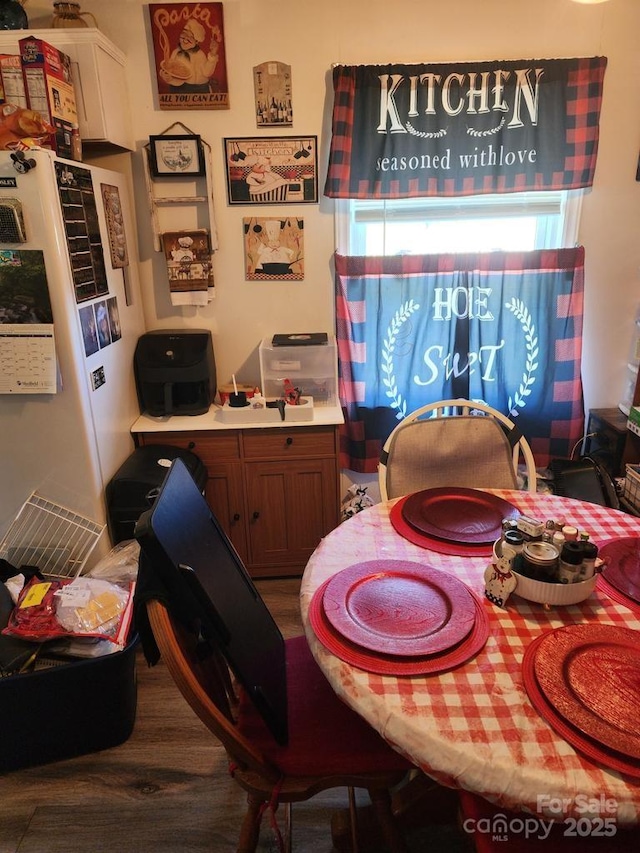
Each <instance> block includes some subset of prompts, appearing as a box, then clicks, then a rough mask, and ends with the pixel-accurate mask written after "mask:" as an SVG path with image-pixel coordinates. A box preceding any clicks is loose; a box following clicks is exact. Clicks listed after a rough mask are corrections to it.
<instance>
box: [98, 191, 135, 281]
mask: <svg viewBox="0 0 640 853" xmlns="http://www.w3.org/2000/svg"><path fill="white" fill-rule="evenodd" d="M100 189H101V190H102V203H103V204H104V212H105V216H106V218H107V234H108V235H109V249H110V251H111V266H112V267H113V269H114V270H115V269H121V268H123V267H126V266H129V253H128V252H127V236H126V234H125V231H124V220H123V218H122V203H121V201H120V190H119V189H118V187H114V186H112V185H111V184H100Z"/></svg>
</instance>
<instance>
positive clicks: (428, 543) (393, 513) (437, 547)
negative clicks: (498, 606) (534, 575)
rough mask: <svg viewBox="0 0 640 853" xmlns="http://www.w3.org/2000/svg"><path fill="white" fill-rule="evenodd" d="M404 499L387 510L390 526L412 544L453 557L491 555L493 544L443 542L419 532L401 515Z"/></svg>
mask: <svg viewBox="0 0 640 853" xmlns="http://www.w3.org/2000/svg"><path fill="white" fill-rule="evenodd" d="M406 500H407V498H406V497H404V498H400V500H399V501H398V502H397V503H395V504H394V505H393V506H392V507H391V510H390V512H389V521H390V522H391V526H392V527H393V529H394V530H395V531H396V533H399V534H400V536H402V537H403V538H404V539H407V540H408V541H409V542H413V544H414V545H419V546H420V547H421V548H426V549H427V550H428V551H435V552H436V553H437V554H451V555H452V556H455V557H490V556H491V555H492V553H493V545H466V544H464V543H462V542H461V543H454V542H445V541H444V539H434V538H433V537H432V536H427V535H426V534H424V533H420V532H419V531H417V530H416V529H415V528H414V527H412V526H411V525H410V524H409V523H408V522H407V521H405V519H404V517H403V515H402V508H403V506H404V503H405V501H406ZM497 538H498V537H497V536H496V539H497Z"/></svg>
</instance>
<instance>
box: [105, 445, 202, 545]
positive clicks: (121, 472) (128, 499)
mask: <svg viewBox="0 0 640 853" xmlns="http://www.w3.org/2000/svg"><path fill="white" fill-rule="evenodd" d="M177 457H179V458H180V459H182V461H183V462H184V464H185V465H186V466H187V468H188V469H189V471H190V473H191V476H192V477H193V479H194V480H195V482H196V484H197V486H198V488H199V489H200V491H202V492H204V488H205V485H206V482H207V469H206V468H205V466H204V465H203V463H202V461H201V460H200V458H199V457H198V456H196V454H195V453H192V452H191V451H190V450H183V449H182V448H180V447H173V446H172V445H169V444H150V445H147V446H145V447H138V448H137V449H136V450H134V451H133V453H132V454H131V456H129V458H128V459H127V460H126V461H125V462H124V463H123V464H122V465H121V466H120V468H119V469H118V471H116V473H115V474H114V475H113V477H112V478H111V480H110V481H109V483H108V484H107V487H106V490H105V497H106V502H107V524H108V527H109V535H110V536H111V541H112V543H113V544H114V545H117V543H118V542H122V541H124V540H125V539H133V531H134V528H135V525H136V521H137V520H138V519H139V518H140V516H141V515H142V513H143V512H144V511H145V510H147V509H149V507H150V506H151V505H152V504H153V502H154V500H155V498H156V495H157V494H158V490H159V489H160V486H161V485H162V483H163V481H164V478H165V476H166V474H167V472H168V470H169V467H170V465H171V462H173V460H174V459H176V458H177Z"/></svg>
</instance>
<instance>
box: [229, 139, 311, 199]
mask: <svg viewBox="0 0 640 853" xmlns="http://www.w3.org/2000/svg"><path fill="white" fill-rule="evenodd" d="M224 157H225V168H226V173H227V194H228V199H229V204H312V203H314V202H317V201H318V140H317V137H315V136H270V137H241V138H226V139H225V140H224Z"/></svg>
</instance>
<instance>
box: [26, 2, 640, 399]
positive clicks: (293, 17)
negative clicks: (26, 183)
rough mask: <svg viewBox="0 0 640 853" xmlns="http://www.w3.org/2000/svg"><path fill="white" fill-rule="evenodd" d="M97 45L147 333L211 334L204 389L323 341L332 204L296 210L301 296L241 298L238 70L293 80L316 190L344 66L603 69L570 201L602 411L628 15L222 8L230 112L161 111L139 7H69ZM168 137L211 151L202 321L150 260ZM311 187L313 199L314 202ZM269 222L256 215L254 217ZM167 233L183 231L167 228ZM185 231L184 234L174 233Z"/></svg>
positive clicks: (246, 125)
mask: <svg viewBox="0 0 640 853" xmlns="http://www.w3.org/2000/svg"><path fill="white" fill-rule="evenodd" d="M81 5H82V9H83V10H84V11H91V12H92V13H94V14H95V16H96V18H97V19H98V23H99V25H100V29H101V30H102V31H103V32H104V33H105V34H106V35H107V36H108V37H109V38H110V39H111V40H112V41H113V42H115V43H116V44H117V45H118V46H119V47H120V48H121V49H122V50H123V51H124V52H125V53H126V54H127V56H128V61H129V77H130V98H131V108H132V112H133V121H134V130H135V135H136V138H137V144H138V151H137V153H136V154H135V155H134V160H133V171H134V176H135V189H136V196H137V198H136V201H137V215H138V231H139V239H140V250H141V281H142V286H143V292H144V298H145V314H146V318H147V324H148V327H149V328H155V327H172V326H177V327H182V326H190V327H198V326H203V327H206V328H210V329H211V330H212V333H213V336H214V346H215V351H216V359H217V363H218V369H219V380H220V381H221V382H224V381H227V380H228V379H229V377H230V375H231V373H232V372H235V373H236V374H237V376H238V378H239V379H240V380H242V381H247V382H257V381H259V368H258V359H257V346H258V343H259V341H260V339H261V338H262V337H263V336H265V335H267V334H271V333H272V332H275V331H299V330H309V329H314V330H315V329H331V327H332V324H333V280H332V269H331V257H332V252H333V247H334V238H333V203H332V202H331V200H329V199H324V198H321V200H320V203H319V204H318V205H304V206H295V211H296V212H297V213H302V214H303V215H304V220H305V255H306V257H305V269H306V272H305V280H304V281H303V282H300V283H285V282H274V283H259V282H246V281H245V280H244V270H243V247H242V217H243V215H248V214H249V209H247V208H244V207H240V206H237V207H233V208H229V207H228V206H227V204H226V189H225V178H224V169H223V156H222V139H223V137H225V136H257V135H263V134H264V135H277V134H275V133H274V132H273V131H271V132H269V131H267V132H259V131H258V130H257V128H256V125H255V117H254V110H253V78H252V67H253V66H254V65H257V64H258V63H261V62H265V61H267V60H279V61H281V62H285V63H288V64H289V65H291V67H292V76H293V98H294V126H293V128H292V129H291V130H287V131H285V133H286V134H290V135H300V136H303V135H317V136H318V139H319V144H320V160H321V164H320V183H321V185H322V183H323V180H324V173H325V164H326V157H327V146H328V143H329V128H330V108H331V93H330V88H329V81H330V69H331V65H332V63H335V62H340V63H347V64H359V63H383V62H393V61H404V62H437V61H454V60H459V61H468V60H493V59H524V58H563V57H572V56H592V55H605V56H607V57H608V60H609V63H608V68H607V72H606V76H605V87H604V104H603V109H602V120H601V142H600V151H599V158H598V167H597V170H596V177H595V184H594V186H593V189H592V190H591V192H590V193H589V194H588V195H587V197H586V198H585V201H584V204H583V211H582V225H581V229H580V242H581V243H582V244H583V245H584V246H585V248H586V298H585V335H584V340H585V346H584V369H583V379H584V386H585V397H586V400H585V403H586V408H590V407H596V406H598V407H601V406H616V405H617V403H618V401H619V399H620V395H621V393H622V387H623V382H624V373H625V364H626V359H627V354H628V350H629V346H630V342H631V337H632V329H633V320H634V317H635V313H636V310H637V308H638V304H639V303H640V298H639V297H640V292H639V288H638V280H639V272H640V270H639V267H640V184H638V183H636V180H635V173H636V165H637V161H638V153H639V151H640V92H639V89H640V86H639V83H640V51H638V38H639V37H640V3H639V2H638V0H609V2H607V3H604V4H601V5H595V6H586V5H581V4H578V3H574V2H571V0H537V2H535V3H533V2H531V0H455V2H441V0H394V2H391V3H390V2H388V0H384V2H383V0H320V2H318V0H313V2H311V0H278V2H277V3H271V4H270V3H265V2H263V0H225V2H224V17H225V37H226V47H227V68H228V73H229V85H230V102H231V109H229V110H214V111H173V112H168V111H160V110H158V109H157V95H156V86H155V79H154V76H153V59H152V48H151V40H150V32H149V23H148V8H147V6H148V4H147V3H143V2H141V0H109V3H104V0H82V3H81ZM51 8H52V4H51V3H50V2H44V0H28V2H27V6H26V9H27V13H28V15H29V20H30V25H31V26H33V27H37V26H48V24H49V21H50V19H51ZM174 121H181V122H183V123H184V124H186V125H187V126H188V127H189V128H191V129H192V130H193V131H194V132H195V133H199V134H200V135H201V136H202V137H203V139H205V140H206V141H207V142H208V143H209V144H210V145H211V146H212V149H213V154H214V173H215V174H214V180H215V194H216V212H217V224H218V231H219V239H220V250H219V252H218V254H217V256H216V263H215V275H216V282H217V298H216V300H215V301H214V302H213V303H211V305H209V306H208V307H207V308H201V309H195V308H181V309H176V308H172V307H171V306H170V303H169V298H168V285H167V281H166V275H165V273H164V266H163V261H162V258H161V256H160V255H157V254H155V253H154V252H153V248H152V242H151V228H150V224H149V217H148V212H147V201H146V192H145V188H144V182H143V180H142V171H141V170H142V161H141V155H140V148H141V146H142V145H144V144H145V143H146V142H147V141H148V137H149V135H150V134H157V133H161V132H162V131H164V130H165V128H167V127H168V126H169V125H170V124H172V123H173V122H174ZM321 190H322V186H321V187H320V191H321ZM282 210H283V208H277V207H276V208H267V207H263V208H261V211H263V212H264V214H265V215H267V214H269V213H280V212H281V211H282ZM176 227H178V228H180V227H182V226H181V224H180V222H178V223H177V224H176ZM187 227H191V226H190V225H188V226H187Z"/></svg>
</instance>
